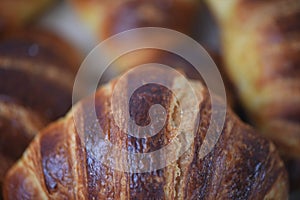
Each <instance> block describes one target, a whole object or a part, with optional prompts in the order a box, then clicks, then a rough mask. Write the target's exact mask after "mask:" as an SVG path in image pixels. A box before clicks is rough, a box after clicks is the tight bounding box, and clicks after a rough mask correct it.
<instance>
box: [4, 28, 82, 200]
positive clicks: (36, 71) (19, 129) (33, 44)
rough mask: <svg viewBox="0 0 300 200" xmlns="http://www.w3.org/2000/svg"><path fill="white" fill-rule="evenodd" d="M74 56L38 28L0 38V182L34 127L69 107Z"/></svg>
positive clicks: (25, 144) (76, 62) (55, 39)
mask: <svg viewBox="0 0 300 200" xmlns="http://www.w3.org/2000/svg"><path fill="white" fill-rule="evenodd" d="M76 54H77V52H76V51H75V50H73V49H72V48H71V46H70V45H69V44H67V43H66V42H64V41H62V40H61V39H60V38H58V37H56V36H55V35H53V34H51V33H48V32H46V31H42V30H32V31H19V32H18V33H10V34H9V35H7V36H4V37H3V38H1V39H0V186H1V185H2V182H3V179H4V175H5V173H6V171H7V170H8V168H9V167H10V166H11V165H12V164H13V163H14V162H15V161H16V160H17V159H19V158H20V157H21V155H22V153H23V152H24V150H25V148H26V147H27V145H28V144H29V143H30V141H31V140H32V138H33V137H34V136H35V135H36V134H37V133H38V131H39V130H40V129H41V128H42V127H44V126H45V125H46V124H47V123H49V122H50V121H53V120H55V119H57V118H58V117H61V116H63V115H64V114H65V113H66V112H67V111H68V109H69V108H70V107H71V105H72V86H73V80H74V77H75V72H76V68H77V67H78V65H79V64H80V62H79V61H80V60H79V59H80V57H79V56H78V55H77V56H75V55H76ZM0 196H1V194H0Z"/></svg>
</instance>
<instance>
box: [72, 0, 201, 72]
mask: <svg viewBox="0 0 300 200" xmlns="http://www.w3.org/2000/svg"><path fill="white" fill-rule="evenodd" d="M72 2H73V3H74V6H75V8H76V10H77V11H78V13H79V14H80V16H82V18H83V19H84V21H85V22H86V23H87V24H88V27H90V29H91V30H92V31H93V32H94V33H95V34H96V35H97V37H98V38H99V40H100V41H102V40H104V39H107V38H109V37H110V36H112V35H115V34H117V33H120V32H123V31H126V30H130V29H134V28H141V27H163V28H170V29H174V30H177V31H180V32H183V33H185V34H188V35H192V31H193V28H194V26H193V25H194V24H195V23H196V22H195V18H196V17H197V11H198V10H199V9H198V7H199V1H197V0H190V1H182V0H114V1H103V0H95V1H92V0H72ZM161 42H166V41H161ZM118 48H119V47H118V44H114V45H113V46H112V47H111V49H109V51H115V49H118ZM160 53H161V51H158V50H153V49H142V50H139V51H135V52H130V53H128V54H126V56H123V57H120V58H118V59H117V60H116V67H115V68H114V70H115V71H117V72H118V73H122V72H124V71H126V70H127V69H130V68H132V67H133V66H137V65H140V64H144V63H149V62H151V61H152V60H153V59H155V58H156V57H157V56H158V55H159V54H160Z"/></svg>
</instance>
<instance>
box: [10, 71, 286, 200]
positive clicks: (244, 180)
mask: <svg viewBox="0 0 300 200" xmlns="http://www.w3.org/2000/svg"><path fill="white" fill-rule="evenodd" d="M149 73H150V74H151V76H154V77H156V76H161V77H163V78H164V79H163V80H166V81H167V82H169V83H170V84H171V87H170V88H166V87H164V86H163V85H157V84H145V85H143V86H141V87H139V88H138V89H137V90H135V91H134V93H133V94H132V96H130V97H128V96H126V94H130V92H129V88H130V87H131V86H132V85H131V84H133V82H134V81H136V80H137V81H140V82H143V81H144V80H145V78H144V76H141V75H140V74H139V73H134V72H133V73H131V74H126V75H124V76H122V78H119V79H115V80H113V81H111V82H110V83H108V84H107V85H104V86H102V87H100V88H99V89H98V90H97V92H96V94H95V95H94V96H91V97H88V98H86V99H84V100H82V101H80V102H79V103H77V104H76V105H75V106H73V108H72V110H71V111H70V112H69V113H68V114H67V116H66V117H64V118H62V119H60V120H59V121H57V122H55V123H53V124H51V125H50V126H48V127H47V128H45V129H43V130H42V131H41V132H40V134H38V135H37V136H36V137H35V139H34V140H33V142H32V143H31V144H30V146H29V147H28V149H27V150H26V152H25V153H24V154H23V157H22V158H21V159H20V160H19V161H18V162H17V163H16V164H15V165H14V166H13V167H12V168H11V169H10V171H9V172H8V173H7V176H6V179H5V185H4V198H5V199H7V200H9V199H287V192H288V183H287V174H286V171H285V168H284V165H283V162H282V161H281V159H280V157H279V155H278V153H277V151H276V149H275V147H274V145H273V144H272V143H270V142H269V141H267V140H266V139H264V138H262V137H261V136H259V134H257V133H256V132H255V131H254V130H253V129H252V128H251V127H249V126H247V125H245V124H244V123H242V122H241V121H240V120H239V119H238V118H237V117H236V116H235V115H234V114H233V113H232V112H231V111H230V110H228V111H227V114H226V120H225V125H224V128H223V129H221V130H222V133H221V136H220V138H219V139H218V141H217V143H216V144H215V146H214V147H213V149H212V151H210V152H208V154H206V155H204V156H203V157H201V155H200V154H201V149H200V147H201V146H202V145H203V144H204V141H205V139H204V138H205V137H206V136H207V134H206V132H207V130H208V126H209V124H210V117H211V115H212V113H211V100H210V99H211V98H210V95H209V93H208V90H207V89H206V88H205V87H204V86H203V84H202V83H201V82H199V81H188V83H186V82H184V81H182V78H181V77H180V76H179V75H178V76H171V77H169V76H168V74H162V73H161V71H160V70H156V71H153V70H150V72H149V71H148V73H146V74H147V75H148V76H150V74H149ZM120 80H122V82H121V83H123V84H119V83H118V81H120ZM188 84H190V85H191V86H192V88H194V91H195V93H197V95H198V96H199V98H200V99H201V100H200V102H199V104H196V106H195V107H197V108H198V109H196V110H192V104H191V103H192V101H191V93H190V90H187V89H186V88H187V87H189V86H188ZM117 85H118V89H117ZM175 90H176V91H177V92H178V93H177V94H178V96H177V97H178V98H179V99H180V102H182V104H180V105H179V103H177V101H178V99H177V98H174V96H173V93H172V92H173V91H175ZM115 92H116V93H115ZM114 95H116V96H115V99H116V100H117V101H118V102H119V101H120V102H127V100H129V113H130V117H132V118H133V119H134V120H135V122H136V124H139V125H141V126H145V125H147V124H149V116H148V114H147V113H148V109H149V108H150V107H151V106H152V105H154V104H160V105H162V106H163V107H164V108H165V109H166V112H167V114H166V115H167V118H166V124H165V126H163V128H162V129H161V130H160V131H159V132H158V133H157V134H156V135H154V136H151V137H146V138H137V137H134V136H131V135H130V134H126V133H125V131H123V129H122V128H120V127H119V126H118V125H117V121H116V120H119V119H121V120H123V119H124V118H123V117H122V116H123V114H124V113H123V111H121V112H119V111H120V110H118V109H117V114H116V116H117V117H116V118H115V117H113V109H114V106H115V105H114V104H113V103H112V102H113V101H111V98H113V96H114ZM93 99H94V100H95V104H94V105H95V107H94V106H93V103H92V100H93ZM219 102H220V101H219ZM91 105H92V106H91ZM221 105H222V103H220V105H219V107H218V108H221V107H222V106H221ZM180 106H182V107H184V106H187V111H188V112H184V113H181V112H180V109H179V107H180ZM93 108H95V111H96V116H97V119H96V120H95V119H93V117H92V115H91V113H92V112H91V111H92V110H91V109H93ZM116 108H119V109H120V108H122V107H116ZM149 112H150V111H149ZM180 113H181V114H180ZM191 113H194V114H196V115H198V114H199V116H200V119H201V120H200V121H199V123H200V124H199V126H197V128H196V129H195V130H196V132H195V135H194V136H193V137H188V136H187V137H186V140H189V139H188V138H192V143H191V146H190V147H189V148H188V149H187V151H185V152H184V153H183V154H182V155H181V156H180V157H179V158H178V160H176V161H175V162H171V163H169V165H167V166H165V167H162V168H159V169H153V170H150V171H143V172H136V171H131V170H128V171H126V170H124V171H122V170H118V169H117V168H114V167H113V166H114V165H109V164H108V163H105V162H102V160H101V159H100V158H98V157H97V155H99V154H101V153H104V154H105V155H103V156H104V157H105V158H104V159H106V158H107V159H108V160H115V161H116V162H117V163H119V164H120V163H121V159H119V157H118V156H116V157H114V155H118V154H117V153H116V154H114V153H113V152H110V151H108V149H107V148H106V146H105V145H104V142H103V140H102V142H101V141H100V140H98V139H99V138H98V135H99V134H100V133H101V134H103V138H105V140H106V141H109V142H111V143H113V144H114V145H115V146H117V147H118V148H122V149H126V150H128V152H138V153H149V152H153V151H156V150H157V149H160V148H161V147H162V146H164V145H166V144H168V143H170V142H173V139H174V138H175V135H176V134H175V132H174V130H175V129H174V128H172V127H174V124H175V126H177V125H176V124H177V123H178V121H180V116H181V115H187V116H190V114H191ZM181 119H182V120H183V118H181ZM184 119H185V121H183V122H180V123H183V124H186V125H187V127H189V126H191V127H193V126H194V122H196V121H193V118H189V117H188V118H186V117H185V118H184ZM186 119H187V120H186ZM151 120H152V119H151ZM95 123H96V124H98V125H99V126H100V127H101V128H102V131H101V132H98V131H97V130H98V129H95V128H94V127H95V126H96V124H95ZM196 124H197V123H196ZM99 130H100V129H99ZM128 130H129V129H128ZM130 130H131V129H130ZM134 130H136V129H135V128H133V129H132V131H133V132H134ZM188 130H190V129H188ZM188 130H183V131H188ZM133 132H132V133H133ZM127 133H129V132H127ZM189 134H190V133H189ZM208 144H210V143H208ZM175 147H177V148H174V149H171V151H172V152H170V154H166V153H162V154H159V157H160V158H161V159H162V160H165V159H166V160H167V159H168V157H171V156H172V155H174V154H176V152H178V151H177V150H181V149H182V148H184V144H183V143H178V146H175ZM106 153H107V154H106ZM176 155H177V154H176ZM151 156H152V154H151ZM128 158H129V157H128ZM131 161H132V162H133V164H131V165H129V169H131V168H135V167H136V165H135V164H134V160H131ZM131 161H130V160H129V161H128V162H129V163H130V162H131ZM143 161H144V160H143ZM143 161H140V162H143ZM156 162H158V161H157V160H156V159H155V157H152V158H151V157H150V161H149V162H148V163H147V162H145V163H143V164H141V166H144V164H148V166H149V167H150V168H151V167H154V166H155V165H156V164H157V163H156ZM115 166H117V165H115ZM150 168H149V169H150Z"/></svg>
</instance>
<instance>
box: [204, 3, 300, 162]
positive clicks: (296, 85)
mask: <svg viewBox="0 0 300 200" xmlns="http://www.w3.org/2000/svg"><path fill="white" fill-rule="evenodd" d="M206 1H207V2H208V4H209V5H210V8H211V10H212V11H213V13H214V14H215V16H216V17H217V19H218V21H219V24H220V28H221V32H222V34H221V35H222V46H223V53H224V58H225V67H226V70H227V72H228V75H229V76H230V78H231V80H232V81H233V83H234V85H235V87H236V88H237V92H238V94H239V97H240V99H241V101H242V103H243V106H244V107H245V109H246V113H247V114H248V117H249V118H250V120H251V121H252V123H253V124H255V126H257V127H258V128H259V129H260V130H261V132H262V133H263V134H264V136H266V137H267V138H269V139H271V140H273V141H274V142H275V143H276V144H277V145H278V146H279V148H280V150H281V151H282V152H283V153H284V154H285V155H287V156H289V157H296V158H299V157H300V70H299V69H300V67H299V66H300V60H299V56H298V55H299V54H300V48H299V44H300V20H299V16H300V1H299V0H275V1H246V0H228V1H218V0H206Z"/></svg>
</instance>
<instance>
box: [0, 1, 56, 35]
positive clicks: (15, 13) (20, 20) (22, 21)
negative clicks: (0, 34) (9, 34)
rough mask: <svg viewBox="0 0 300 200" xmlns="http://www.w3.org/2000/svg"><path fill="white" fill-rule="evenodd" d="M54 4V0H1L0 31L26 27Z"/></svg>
mask: <svg viewBox="0 0 300 200" xmlns="http://www.w3.org/2000/svg"><path fill="white" fill-rule="evenodd" d="M54 2H56V0H17V1H11V0H1V1H0V31H2V30H4V29H7V28H8V29H14V28H18V27H22V26H24V25H26V24H27V23H29V22H30V21H32V20H33V19H34V18H35V17H36V16H37V15H39V14H40V13H41V12H43V11H44V10H45V9H46V8H48V7H49V6H50V5H52V4H53V3H54Z"/></svg>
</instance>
